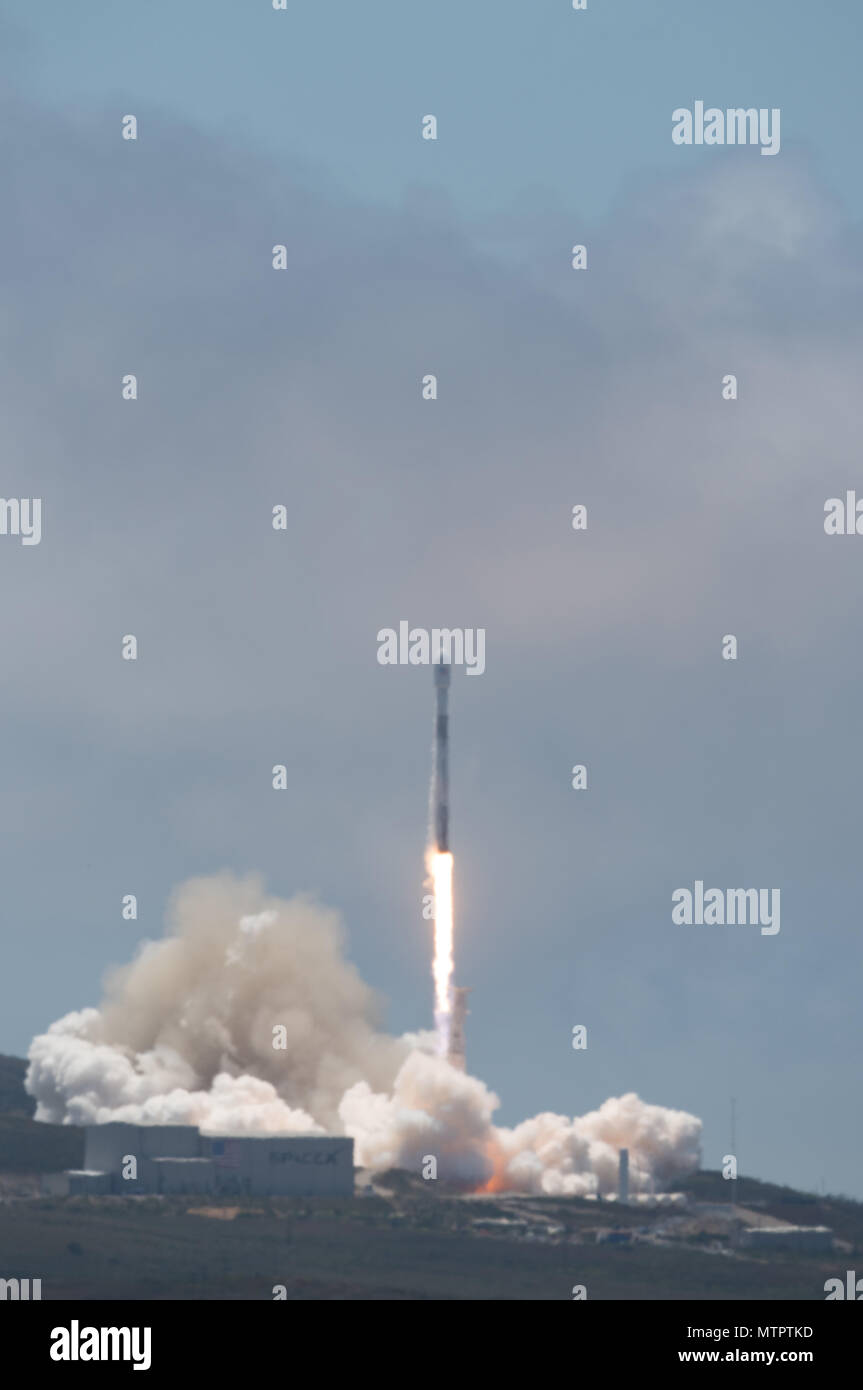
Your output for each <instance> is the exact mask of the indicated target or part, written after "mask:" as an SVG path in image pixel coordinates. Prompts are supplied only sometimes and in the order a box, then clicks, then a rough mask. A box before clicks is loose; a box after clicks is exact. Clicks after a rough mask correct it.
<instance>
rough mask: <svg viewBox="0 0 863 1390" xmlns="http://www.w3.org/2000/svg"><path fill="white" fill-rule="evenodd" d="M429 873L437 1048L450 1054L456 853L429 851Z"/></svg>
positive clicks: (442, 1055) (443, 1055)
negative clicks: (432, 922)
mask: <svg viewBox="0 0 863 1390" xmlns="http://www.w3.org/2000/svg"><path fill="white" fill-rule="evenodd" d="M428 858H429V872H430V874H431V878H432V885H433V889H434V908H435V915H434V960H433V963H432V975H433V977H434V1021H435V1031H436V1034H437V1050H438V1053H439V1055H440V1056H441V1057H446V1056H447V1054H448V1052H449V1049H450V1025H451V1023H452V976H453V968H454V962H453V905H452V864H453V859H452V855H451V854H449V853H447V854H439V853H438V852H437V851H436V850H430V851H429V856H428Z"/></svg>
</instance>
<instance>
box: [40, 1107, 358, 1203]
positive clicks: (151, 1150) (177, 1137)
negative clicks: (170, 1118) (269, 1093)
mask: <svg viewBox="0 0 863 1390" xmlns="http://www.w3.org/2000/svg"><path fill="white" fill-rule="evenodd" d="M133 1159H134V1160H135V1161H134V1163H132V1161H131V1160H133ZM132 1174H134V1176H132ZM43 1186H44V1190H45V1191H46V1192H52V1193H57V1194H64V1193H65V1194H73V1193H83V1192H88V1193H93V1194H100V1193H105V1192H112V1193H116V1194H119V1195H123V1196H128V1195H131V1194H135V1193H166V1194H168V1193H189V1194H191V1193H228V1194H234V1195H237V1196H259V1197H266V1196H296V1197H312V1196H338V1195H342V1196H350V1195H351V1194H352V1193H353V1190H354V1141H353V1139H345V1138H343V1137H341V1136H338V1137H331V1136H328V1135H306V1134H303V1135H297V1134H295V1135H287V1136H281V1137H278V1136H274V1135H267V1136H265V1137H262V1138H258V1137H255V1138H249V1137H246V1136H243V1137H234V1136H225V1137H224V1138H222V1137H217V1136H211V1135H202V1134H201V1133H200V1132H199V1131H198V1130H197V1129H195V1127H194V1126H193V1125H130V1124H120V1123H111V1124H106V1125H88V1126H87V1128H86V1131H85V1157H84V1169H83V1170H82V1171H80V1172H72V1171H69V1172H67V1173H51V1174H47V1175H46V1177H45V1180H44V1184H43Z"/></svg>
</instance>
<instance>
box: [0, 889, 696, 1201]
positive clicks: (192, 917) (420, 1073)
mask: <svg viewBox="0 0 863 1390" xmlns="http://www.w3.org/2000/svg"><path fill="white" fill-rule="evenodd" d="M343 946H344V933H343V929H342V927H341V924H340V922H339V919H338V917H337V916H336V914H335V913H333V912H331V911H328V910H326V909H325V908H323V907H321V906H320V905H318V904H316V903H314V902H313V901H311V900H310V899H308V898H306V897H296V898H293V899H291V900H290V901H289V902H284V901H281V900H280V899H278V898H273V897H270V896H267V895H265V894H264V892H263V890H262V888H261V885H260V883H259V882H258V880H257V879H255V878H247V879H243V880H238V879H235V878H233V877H231V876H230V875H219V876H217V877H214V878H199V879H193V880H192V881H191V882H189V883H187V884H185V885H184V886H183V887H182V888H181V889H180V890H179V892H178V893H177V894H175V896H174V898H173V900H172V904H171V908H170V912H169V917H168V925H167V929H166V934H165V936H164V938H163V939H162V940H161V941H156V942H153V941H148V942H145V943H144V944H143V945H142V946H141V947H140V949H139V951H138V954H137V956H136V957H135V959H134V960H133V961H132V962H131V964H129V965H127V966H125V967H122V968H120V969H114V970H112V971H111V972H109V974H108V975H107V977H106V980H105V986H104V998H103V1000H102V1003H101V1005H100V1006H99V1008H87V1009H83V1010H81V1011H80V1012H75V1013H70V1014H67V1015H66V1016H65V1017H64V1018H62V1019H60V1020H59V1021H58V1022H57V1023H54V1024H52V1025H51V1027H50V1028H49V1029H48V1031H47V1032H46V1033H42V1034H40V1035H39V1036H38V1037H36V1038H35V1039H34V1040H33V1043H32V1044H31V1047H30V1053H29V1057H30V1066H29V1070H28V1073H27V1089H28V1090H29V1091H30V1093H31V1094H32V1095H33V1096H35V1098H36V1101H37V1110H36V1118H37V1119H39V1120H46V1121H52V1122H54V1123H66V1124H93V1123H104V1122H106V1121H109V1120H126V1121H130V1122H135V1123H142V1124H147V1123H172V1124H193V1125H198V1126H199V1127H200V1128H201V1129H202V1130H204V1131H205V1132H209V1133H211V1134H213V1133H218V1134H224V1135H229V1134H273V1133H281V1134H290V1133H293V1134H311V1133H318V1132H321V1131H326V1132H330V1133H339V1134H348V1135H351V1136H352V1137H353V1138H354V1140H355V1143H356V1161H357V1163H358V1164H359V1165H360V1166H361V1167H365V1168H369V1169H371V1170H374V1171H382V1170H385V1169H387V1168H390V1167H402V1168H407V1169H409V1170H411V1171H413V1172H416V1173H419V1172H420V1171H421V1162H422V1159H423V1157H424V1155H427V1154H434V1155H435V1156H436V1157H437V1160H438V1173H439V1176H440V1178H441V1179H443V1180H444V1181H449V1182H452V1183H458V1184H459V1185H461V1186H462V1187H465V1188H469V1189H472V1190H477V1189H480V1188H486V1189H487V1190H503V1189H507V1190H513V1191H521V1192H548V1193H572V1194H586V1193H589V1192H596V1191H601V1192H611V1191H614V1189H615V1186H616V1181H617V1155H618V1150H619V1149H621V1148H628V1149H629V1153H630V1186H631V1190H632V1191H634V1192H635V1191H638V1190H640V1189H641V1190H644V1189H646V1188H648V1187H649V1185H650V1183H651V1182H654V1183H655V1184H656V1185H657V1186H658V1187H661V1186H663V1185H666V1184H667V1183H668V1182H670V1181H672V1180H673V1179H675V1178H677V1177H680V1176H682V1175H684V1174H686V1173H688V1172H691V1171H693V1170H694V1169H695V1168H696V1167H697V1166H698V1162H699V1138H700V1131H701V1122H700V1121H699V1120H697V1119H696V1118H695V1117H694V1116H692V1115H687V1114H685V1113H684V1112H682V1111H676V1110H666V1109H663V1108H662V1107H660V1106H656V1105H646V1104H644V1102H643V1101H641V1100H639V1098H638V1097H637V1096H635V1095H625V1096H622V1097H621V1098H619V1099H613V1100H608V1101H606V1102H605V1103H604V1105H602V1106H600V1108H599V1109H598V1110H597V1111H595V1112H593V1113H592V1114H589V1115H585V1116H582V1117H581V1118H576V1119H569V1118H567V1117H566V1116H563V1115H554V1114H543V1115H537V1116H536V1117H535V1118H534V1119H531V1120H525V1121H524V1123H522V1124H520V1125H517V1126H516V1127H515V1128H514V1129H502V1128H498V1127H497V1126H495V1125H494V1124H493V1115H494V1112H495V1110H496V1109H497V1107H498V1105H499V1101H498V1098H497V1096H496V1095H495V1094H494V1093H493V1092H492V1091H490V1090H489V1089H488V1088H487V1087H486V1086H485V1084H484V1083H483V1082H482V1081H480V1080H478V1079H477V1078H476V1077H472V1076H468V1075H466V1074H464V1073H463V1072H461V1071H459V1070H457V1069H456V1068H454V1067H452V1066H450V1064H449V1063H448V1062H447V1060H446V1059H445V1058H444V1057H441V1056H439V1055H438V1054H437V1051H436V1047H437V1038H436V1036H435V1034H434V1033H431V1032H423V1033H417V1034H409V1035H405V1036H404V1037H401V1038H393V1037H390V1036H388V1035H387V1034H386V1033H384V1032H382V1031H381V1028H380V1023H379V1018H380V1011H379V1007H378V1004H377V1000H376V996H375V995H374V993H373V992H372V991H371V990H370V989H369V988H368V986H367V985H366V984H364V982H363V981H362V980H361V978H360V976H359V974H358V972H357V970H356V969H355V967H354V966H353V965H351V964H350V963H349V962H348V961H347V960H346V959H345V957H344V954H343ZM281 1030H284V1032H282V1031H281ZM274 1040H279V1041H281V1040H284V1042H285V1046H284V1047H281V1046H274Z"/></svg>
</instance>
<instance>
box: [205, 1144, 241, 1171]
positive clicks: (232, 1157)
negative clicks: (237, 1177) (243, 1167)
mask: <svg viewBox="0 0 863 1390" xmlns="http://www.w3.org/2000/svg"><path fill="white" fill-rule="evenodd" d="M240 1151H241V1145H240V1144H239V1142H238V1141H237V1140H236V1139H213V1140H212V1142H211V1149H210V1152H211V1153H212V1156H213V1160H214V1162H215V1164H216V1167H217V1168H239V1166H240Z"/></svg>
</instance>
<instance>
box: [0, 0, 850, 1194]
mask: <svg viewBox="0 0 863 1390" xmlns="http://www.w3.org/2000/svg"><path fill="white" fill-rule="evenodd" d="M79 9H80V7H74V8H73V7H70V6H69V5H68V4H66V3H60V0H56V3H55V2H54V0H51V2H50V3H46V4H41V5H38V6H34V5H33V4H32V0H28V3H26V4H25V3H23V0H20V2H19V0H14V2H13V0H6V2H5V3H0V16H2V20H0V40H2V43H0V48H2V51H3V57H2V59H0V63H2V68H3V77H4V82H3V90H4V95H3V108H2V112H0V117H2V132H3V134H2V155H0V157H2V165H3V167H2V187H3V190H4V198H3V219H2V237H3V243H4V247H3V256H2V261H0V265H2V274H3V289H2V324H3V331H2V343H3V357H4V361H3V371H2V376H0V390H2V394H3V404H2V411H0V431H2V458H3V486H2V493H3V495H4V496H5V497H7V498H10V497H41V498H42V499H43V536H42V541H41V544H39V545H38V546H23V545H21V544H20V543H19V541H18V539H16V538H15V537H11V536H2V537H0V582H2V585H3V593H4V595H5V601H4V603H3V604H2V605H0V641H2V650H3V653H4V658H5V659H4V662H3V681H2V707H3V712H4V728H5V738H4V745H3V795H2V798H0V827H2V845H3V887H4V908H5V910H4V914H3V927H2V930H3V962H2V964H3V968H2V972H0V980H2V983H0V1005H2V1007H0V1051H5V1052H12V1053H16V1054H18V1055H23V1054H24V1052H25V1051H26V1049H27V1046H28V1043H29V1041H30V1038H31V1037H32V1035H33V1034H34V1033H35V1032H37V1031H41V1030H42V1029H43V1028H44V1027H45V1026H46V1025H47V1024H48V1023H49V1022H50V1021H51V1020H53V1019H54V1018H56V1017H57V1016H58V1015H59V1014H62V1013H64V1012H66V1011H67V1010H69V1009H73V1008H79V1007H82V1006H84V1005H86V1004H93V1003H96V1002H98V997H99V982H100V978H101V975H102V972H103V971H104V969H105V968H106V967H107V966H108V965H109V964H111V963H114V962H118V961H123V960H126V959H128V958H129V957H130V956H131V955H132V953H133V952H134V949H135V946H136V943H137V942H138V941H139V940H140V939H142V938H144V937H148V936H151V937H152V936H158V935H159V934H160V933H161V926H162V919H163V914H164V909H165V905H166V901H167V899H168V896H169V894H170V892H171V890H172V889H173V887H174V886H175V885H177V884H178V883H180V882H182V881H183V880H184V879H186V878H188V877H190V876H192V875H197V874H201V873H208V872H215V871H218V870H220V869H223V868H229V869H232V870H235V871H237V872H240V873H245V872H250V871H255V872H259V873H260V874H261V875H262V876H263V878H264V879H265V882H266V884H267V887H268V888H269V889H270V890H271V891H273V892H276V893H279V894H281V895H284V896H290V895H291V894H293V893H294V892H297V891H310V892H312V893H313V894H315V895H317V896H319V897H320V898H321V899H322V900H323V901H324V902H325V903H327V904H328V905H331V906H333V907H336V908H337V909H339V911H341V912H342V913H343V915H344V919H345V923H346V927H347V931H348V937H349V942H350V952H351V955H352V957H353V959H354V960H355V961H356V963H357V965H358V966H359V968H360V969H361V971H362V973H363V975H364V977H365V978H366V979H367V980H368V981H369V982H370V983H371V984H373V985H374V986H375V987H376V988H378V989H379V990H380V992H381V996H382V999H383V1007H384V1008H385V1011H386V1012H385V1017H386V1021H387V1024H388V1026H390V1027H391V1028H392V1029H393V1030H394V1031H402V1030H403V1029H406V1028H415V1027H420V1026H426V1025H427V1024H428V1023H429V1022H430V1012H431V987H430V978H429V941H428V924H427V923H424V922H423V920H422V917H421V902H422V892H423V885H422V875H423V870H422V855H423V840H424V833H425V825H426V809H427V807H426V798H427V784H428V771H429V746H430V737H431V714H432V701H433V692H432V680H431V675H430V673H429V672H428V670H424V669H422V668H407V667H392V668H391V667H382V666H379V665H378V664H377V662H376V659H375V657H376V650H377V643H376V634H377V632H378V630H379V629H380V628H382V627H390V626H397V624H398V622H399V620H400V619H407V620H408V621H410V623H411V624H412V625H415V626H425V627H432V626H444V625H445V626H451V627H464V628H468V627H470V628H475V627H484V628H485V630H486V633H487V637H486V645H487V653H486V661H487V668H486V671H485V673H484V674H483V675H482V676H481V677H477V678H468V677H466V676H465V674H464V672H456V673H455V675H454V677H453V688H452V692H451V711H452V719H451V737H452V756H453V766H452V773H451V782H452V802H453V806H452V841H453V848H454V850H455V853H456V904H457V917H458V927H457V978H458V981H459V983H462V984H467V985H471V986H472V987H473V990H474V992H473V994H472V996H471V1009H472V1012H471V1016H470V1019H469V1023H468V1055H469V1063H470V1068H471V1070H472V1071H473V1072H475V1074H477V1075H479V1076H481V1077H482V1078H483V1079H484V1080H485V1081H487V1082H488V1083H489V1085H490V1086H492V1087H493V1089H495V1090H496V1091H497V1092H498V1093H499V1094H500V1095H501V1097H502V1100H503V1106H502V1110H501V1114H500V1116H499V1118H500V1120H501V1121H502V1122H503V1123H514V1122H515V1121H517V1120H519V1119H521V1118H524V1117H525V1116H527V1115H531V1114H534V1113H536V1112H537V1111H539V1110H542V1109H553V1110H556V1111H562V1112H565V1113H567V1114H573V1113H583V1112H584V1111H587V1110H589V1109H592V1108H594V1107H595V1106H596V1105H598V1104H599V1103H601V1102H602V1100H604V1099H605V1098H606V1097H607V1096H609V1095H617V1094H621V1093H623V1092H625V1091H629V1090H636V1091H638V1093H639V1094H640V1095H641V1096H642V1097H643V1099H645V1100H647V1101H651V1102H655V1103H658V1104H662V1105H668V1106H674V1107H680V1108H683V1109H686V1110H689V1111H692V1112H693V1113H695V1114H697V1115H700V1116H701V1117H702V1118H703V1120H704V1122H705V1134H704V1162H705V1165H706V1166H708V1167H711V1168H716V1167H718V1166H719V1165H720V1163H721V1159H722V1156H723V1154H725V1153H727V1152H729V1142H730V1133H729V1111H730V1098H731V1097H732V1096H734V1097H736V1100H737V1132H738V1144H737V1152H738V1154H739V1157H740V1164H741V1171H742V1173H743V1174H746V1173H751V1174H754V1175H757V1176H759V1177H762V1178H766V1179H771V1180H776V1181H782V1182H789V1183H794V1184H796V1185H798V1186H802V1187H806V1188H810V1189H814V1188H820V1186H821V1184H822V1182H823V1184H824V1185H825V1186H826V1188H827V1190H832V1191H845V1192H848V1193H851V1194H854V1195H856V1196H858V1197H863V1181H861V1178H860V1174H859V1161H858V1159H859V1153H860V1151H861V1145H863V1120H861V1113H860V1104H859V1061H860V1045H859V1027H860V1002H859V1001H860V982H861V966H863V949H861V935H860V925H859V916H860V911H859V881H860V845H859V842H860V827H859V815H858V806H859V800H860V788H861V785H863V729H861V716H860V708H861V700H860V690H861V680H863V659H861V647H860V638H859V632H860V590H861V580H860V571H861V564H863V539H861V538H859V537H856V538H849V537H844V538H828V537H827V536H825V534H824V528H823V514H824V513H823V509H824V503H825V500H826V499H827V498H829V497H834V496H841V495H844V492H845V490H846V488H855V487H856V488H857V489H858V491H859V492H860V494H861V496H863V463H861V457H860V445H859V440H860V434H861V404H860V400H861V393H860V380H861V376H863V360H861V359H863V352H861V342H860V323H861V285H862V284H863V281H861V268H863V257H861V249H863V248H861V235H860V223H859V216H860V210H861V208H860V199H861V195H860V188H859V147H860V141H861V134H863V130H861V125H863V122H861V118H860V114H859V107H858V104H857V98H856V94H855V92H856V79H857V65H858V61H859V59H858V55H859V48H857V49H855V47H854V42H853V40H854V38H855V34H856V37H857V38H858V39H859V25H860V22H861V21H860V16H859V13H858V7H857V6H856V4H854V3H852V0H849V3H847V4H845V3H834V4H833V5H831V6H830V7H829V14H822V13H821V12H820V10H818V9H816V8H815V7H813V6H811V5H809V4H804V3H799V4H795V3H788V0H783V3H779V2H778V0H775V2H774V0H765V2H764V3H762V4H760V5H759V6H758V11H757V13H754V14H753V13H750V9H751V6H750V5H749V3H748V0H747V3H742V2H741V3H734V2H731V3H727V4H724V5H722V6H713V7H709V6H699V7H697V11H696V9H695V7H693V6H692V4H691V0H669V2H668V3H662V4H656V5H653V6H647V7H646V6H645V5H644V4H643V3H638V4H636V3H631V4H617V5H614V6H609V5H606V4H603V3H602V0H589V8H588V10H587V11H586V12H584V13H575V12H573V11H572V10H571V7H570V6H569V5H568V4H567V3H566V0H541V2H538V0H530V3H528V0H524V2H523V3H515V0H510V3H505V2H500V3H491V0H475V3H472V4H471V5H470V6H467V7H466V6H464V4H463V0H459V2H458V3H456V0H441V3H438V4H436V5H435V6H425V5H422V4H419V3H413V4H406V3H405V2H404V0H398V2H396V0H392V3H390V2H389V0H374V2H373V3H369V4H367V5H357V4H355V3H347V0H346V2H345V3H335V4H334V3H326V4H323V3H321V4H315V5H311V4H305V5H303V4H298V3H296V2H295V0H289V5H288V11H287V12H284V13H279V12H274V11H272V9H271V7H270V4H269V0H242V3H241V0H235V3H231V4H229V3H225V2H224V0H223V2H222V3H213V0H207V2H206V3H204V0H182V3H179V4H178V3H177V0H148V3H147V4H146V5H142V4H132V3H130V0H124V3H116V0H111V3H110V4H109V3H107V0H106V3H92V4H89V5H88V6H87V7H86V13H85V14H83V15H82V14H81V13H79ZM714 11H715V13H714ZM696 13H697V18H695V17H694V16H695V15H696ZM696 99H703V100H705V102H706V104H708V105H710V104H716V105H717V106H720V107H725V106H738V105H743V106H750V105H752V106H756V107H770V108H773V107H779V108H780V109H781V112H782V125H781V129H782V147H781V151H780V153H779V154H778V155H777V156H775V157H772V158H763V157H761V156H760V154H759V152H758V150H757V149H751V148H740V149H733V148H713V149H694V148H693V149H686V148H680V147H676V146H674V145H673V144H672V141H671V113H672V111H673V110H674V109H675V108H676V107H680V106H687V105H691V104H692V103H693V102H694V101H695V100H696ZM127 113H133V114H135V115H136V116H137V118H138V122H139V139H138V140H137V142H128V141H124V140H122V139H121V138H120V122H121V117H122V116H123V115H125V114H127ZM427 113H434V114H435V115H436V116H437V118H438V122H439V139H438V141H437V142H436V143H433V142H427V141H423V140H422V139H421V138H420V121H421V118H422V116H424V115H425V114H427ZM576 242H581V243H585V244H586V245H587V246H588V254H589V264H588V269H587V271H585V272H574V271H573V270H572V269H571V268H570V248H571V246H572V245H573V244H574V243H576ZM276 243H284V244H285V245H286V246H287V248H288V269H287V271H285V272H280V273H277V272H275V271H274V270H273V269H272V268H271V248H272V247H273V245H274V244H276ZM129 372H134V373H135V374H136V375H137V376H138V380H139V399H138V401H136V402H134V403H130V402H124V401H122V399H121V394H120V381H121V378H122V376H123V375H124V374H125V373H129ZM428 372H434V373H436V374H437V376H438V379H439V399H438V400H437V401H436V402H433V403H430V402H424V401H423V400H422V399H421V394H420V381H421V378H422V376H423V375H424V374H425V373H428ZM726 373H735V374H736V375H737V377H738V380H739V399H738V400H737V401H736V402H727V401H723V400H722V396H721V384H722V378H723V376H724V375H725V374H726ZM578 502H582V503H584V504H585V505H587V507H588V515H589V524H588V529H587V531H586V532H585V533H575V532H573V531H572V529H571V526H570V513H571V508H572V506H573V504H575V503H578ZM278 503H284V504H286V505H287V508H288V526H287V530H286V531H283V532H274V531H273V529H272V526H271V522H270V517H271V510H272V507H273V506H274V505H276V504H278ZM126 633H134V634H135V635H136V636H137V638H138V642H139V659H138V661H137V662H136V663H129V662H124V661H122V660H121V658H120V645H121V639H122V637H123V635H124V634H126ZM727 633H734V634H735V635H736V636H737V638H738V641H739V659H738V660H737V661H736V662H728V661H723V660H722V658H721V642H722V638H723V636H724V635H725V634H727ZM276 763H283V764H285V765H286V767H287V770H288V783H289V786H288V790H287V791H286V792H280V793H276V792H274V791H273V790H272V789H271V785H270V784H271V769H272V767H273V765H274V764H276ZM574 763H585V764H587V766H588V774H589V788H588V790H587V791H584V792H575V791H573V790H572V789H571V787H570V769H571V767H572V766H573V764H574ZM696 879H702V880H704V881H705V884H706V885H707V886H718V887H722V888H731V887H740V888H746V887H759V888H774V889H775V888H779V889H780V890H781V904H782V906H781V930H780V932H779V934H778V935H775V936H763V935H761V934H760V932H759V931H758V928H757V927H743V928H729V927H723V928H696V927H680V926H675V925H674V924H673V923H672V921H671V894H672V892H673V891H674V889H676V888H678V887H681V886H689V887H692V884H693V883H694V881H695V880H696ZM124 893H136V894H137V895H138V898H139V903H140V916H139V920H138V921H137V922H135V923H129V922H123V921H122V920H121V915H120V899H121V897H122V895H123V894H124ZM576 1023H583V1024H586V1025H587V1027H588V1032H589V1047H588V1050H587V1052H574V1051H573V1050H572V1048H571V1046H570V1036H571V1031H572V1027H573V1025H574V1024H576Z"/></svg>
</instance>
